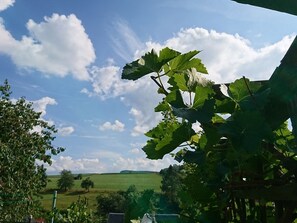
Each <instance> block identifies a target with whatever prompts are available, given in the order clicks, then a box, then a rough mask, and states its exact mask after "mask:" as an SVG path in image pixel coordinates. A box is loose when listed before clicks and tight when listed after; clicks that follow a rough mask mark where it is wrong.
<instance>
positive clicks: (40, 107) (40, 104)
mask: <svg viewBox="0 0 297 223" xmlns="http://www.w3.org/2000/svg"><path fill="white" fill-rule="evenodd" d="M32 103H33V108H34V110H35V111H36V112H41V118H43V117H44V116H45V115H46V108H47V106H48V105H57V104H58V103H57V102H56V100H55V99H54V98H50V97H43V98H41V99H39V100H36V101H32Z"/></svg>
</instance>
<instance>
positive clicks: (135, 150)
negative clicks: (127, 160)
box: [129, 148, 140, 154]
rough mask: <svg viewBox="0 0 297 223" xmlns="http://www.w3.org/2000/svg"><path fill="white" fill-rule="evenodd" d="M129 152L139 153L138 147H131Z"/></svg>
mask: <svg viewBox="0 0 297 223" xmlns="http://www.w3.org/2000/svg"><path fill="white" fill-rule="evenodd" d="M129 152H130V153H132V154H139V153H140V149H137V148H134V149H131V150H130V151H129Z"/></svg>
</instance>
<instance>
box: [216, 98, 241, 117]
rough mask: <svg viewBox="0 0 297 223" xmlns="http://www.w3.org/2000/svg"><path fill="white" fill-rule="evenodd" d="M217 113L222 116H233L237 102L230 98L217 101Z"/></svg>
mask: <svg viewBox="0 0 297 223" xmlns="http://www.w3.org/2000/svg"><path fill="white" fill-rule="evenodd" d="M215 104H216V112H217V113H221V114H232V113H233V112H234V109H235V105H236V104H235V102H234V101H233V100H231V99H230V98H225V99H223V100H216V103H215Z"/></svg>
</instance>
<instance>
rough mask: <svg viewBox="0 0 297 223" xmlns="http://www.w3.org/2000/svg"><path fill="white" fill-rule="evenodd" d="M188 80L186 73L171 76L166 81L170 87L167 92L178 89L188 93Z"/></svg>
mask: <svg viewBox="0 0 297 223" xmlns="http://www.w3.org/2000/svg"><path fill="white" fill-rule="evenodd" d="M188 80H189V77H188V75H187V74H186V73H180V74H175V75H172V76H171V77H170V78H169V80H168V83H169V84H170V85H171V86H172V87H169V90H176V89H179V90H181V91H189V88H188V86H187V82H188Z"/></svg>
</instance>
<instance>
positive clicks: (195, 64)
mask: <svg viewBox="0 0 297 223" xmlns="http://www.w3.org/2000/svg"><path fill="white" fill-rule="evenodd" d="M198 53H199V51H197V50H194V51H190V52H188V53H185V54H180V55H179V56H177V57H175V58H174V59H173V60H171V61H170V62H169V66H170V70H171V71H174V72H181V71H185V70H188V69H191V68H195V69H196V70H197V71H198V72H201V73H205V74H207V70H206V68H205V67H204V65H203V64H202V63H201V60H200V59H198V58H193V57H194V56H196V55H197V54H198Z"/></svg>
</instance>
